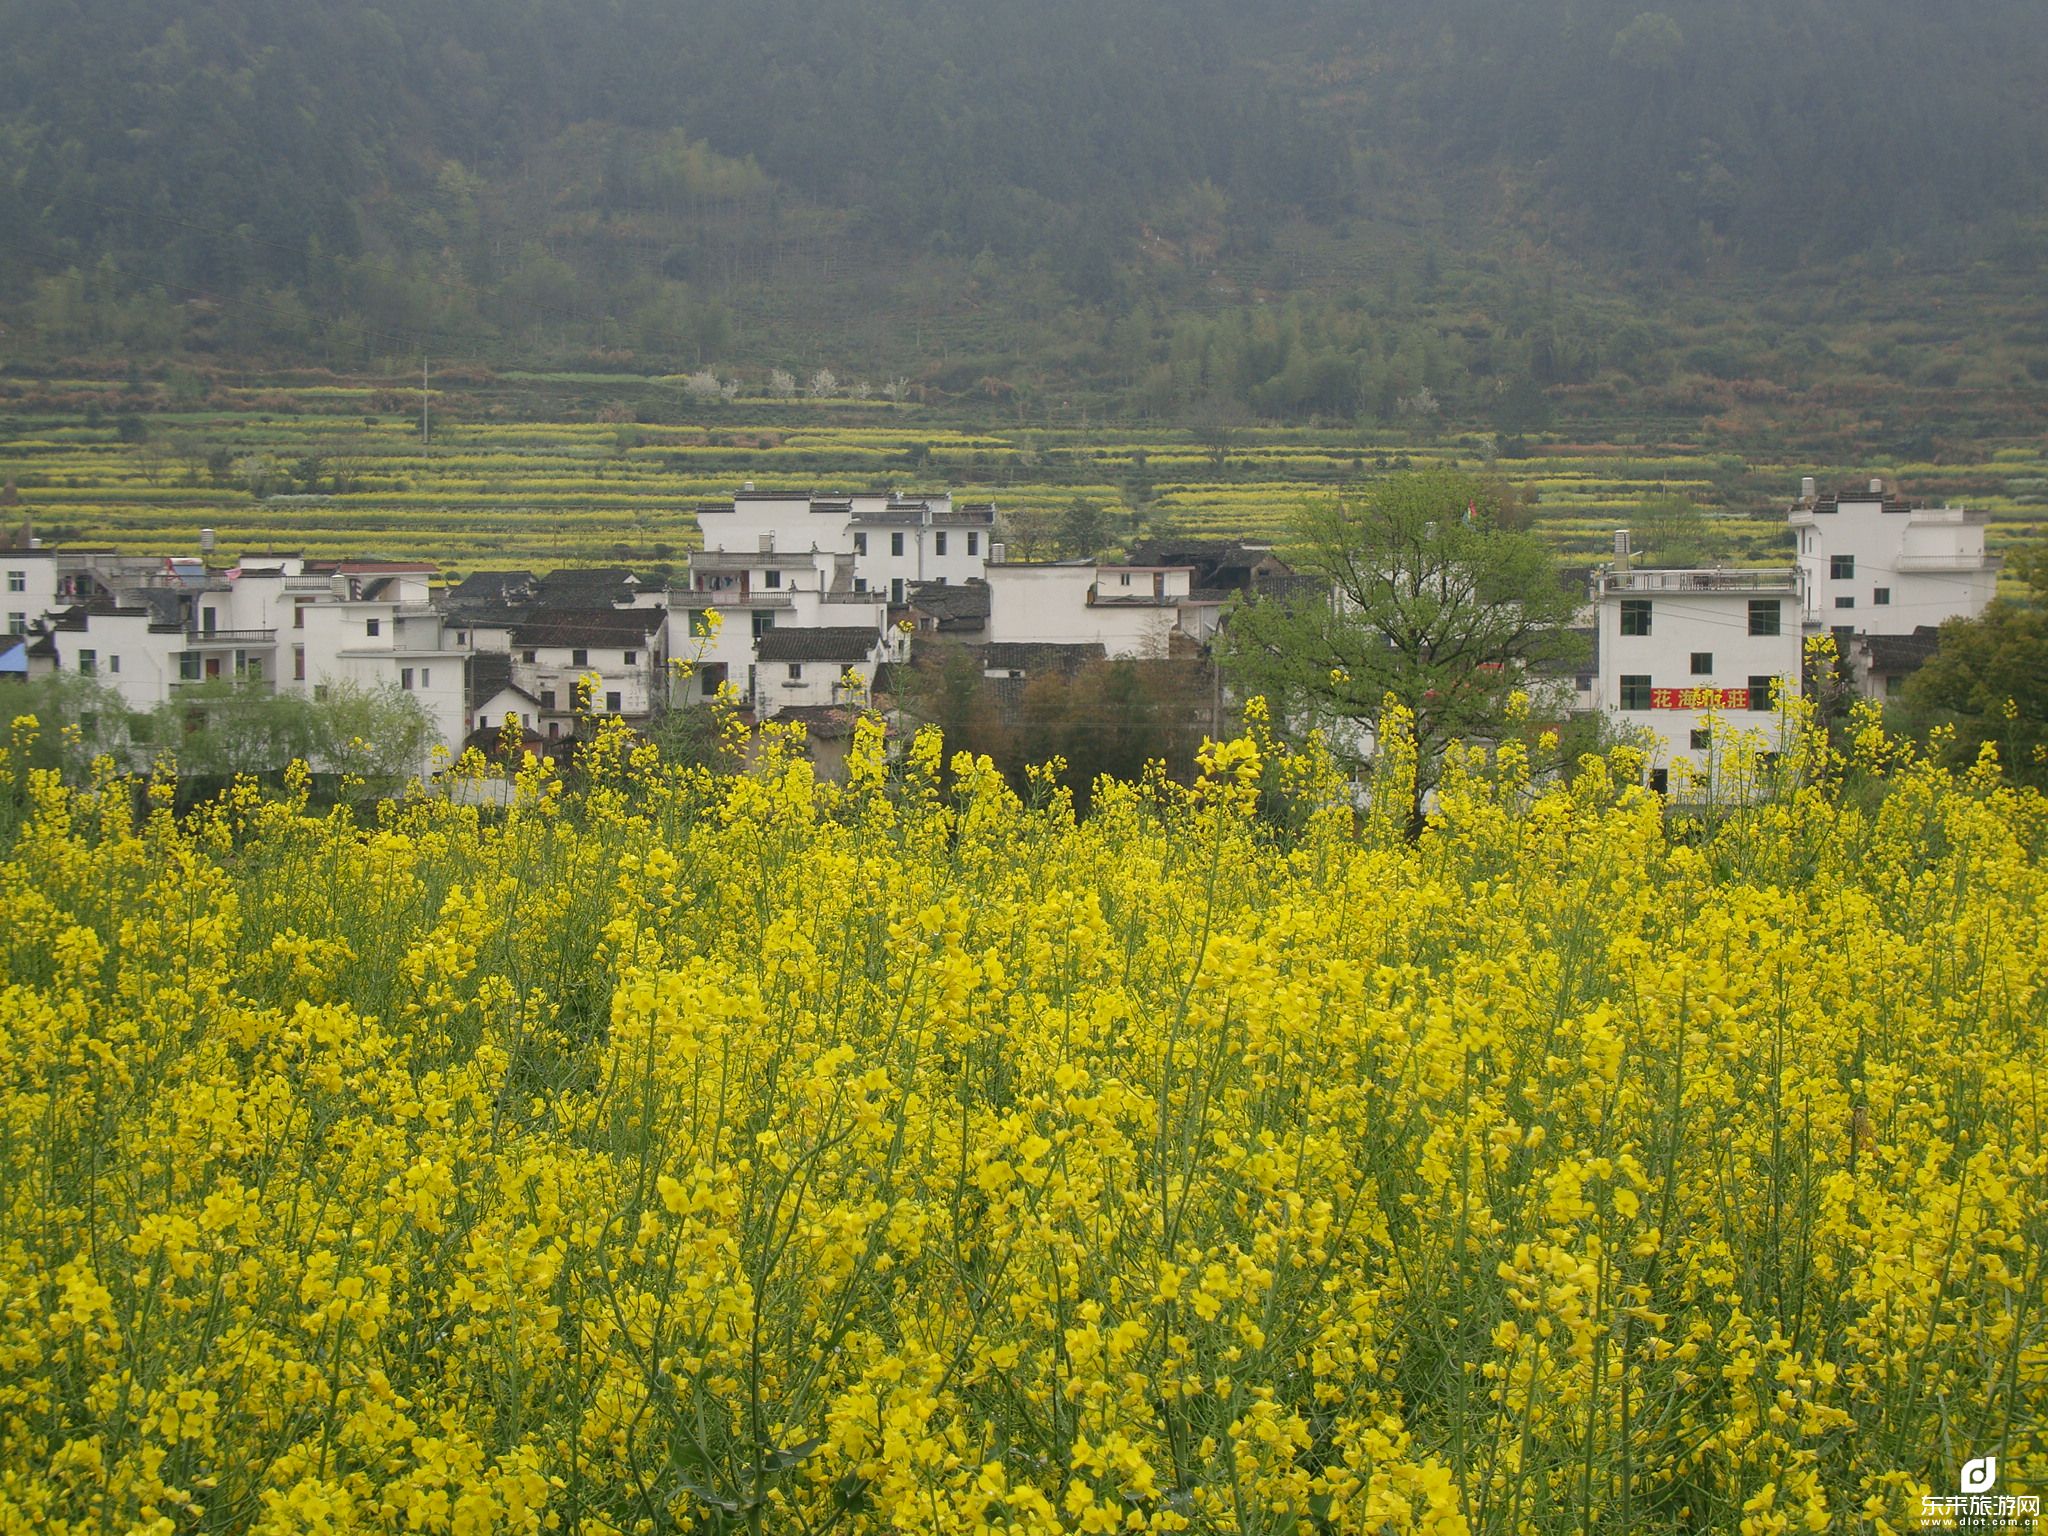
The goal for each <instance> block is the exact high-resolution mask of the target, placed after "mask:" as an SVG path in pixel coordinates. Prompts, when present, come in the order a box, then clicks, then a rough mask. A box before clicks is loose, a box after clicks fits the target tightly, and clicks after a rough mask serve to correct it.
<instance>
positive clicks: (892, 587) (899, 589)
mask: <svg viewBox="0 0 2048 1536" xmlns="http://www.w3.org/2000/svg"><path fill="white" fill-rule="evenodd" d="M889 601H890V602H892V603H897V604H901V603H902V601H903V578H902V577H901V576H894V577H891V578H890V580H889Z"/></svg>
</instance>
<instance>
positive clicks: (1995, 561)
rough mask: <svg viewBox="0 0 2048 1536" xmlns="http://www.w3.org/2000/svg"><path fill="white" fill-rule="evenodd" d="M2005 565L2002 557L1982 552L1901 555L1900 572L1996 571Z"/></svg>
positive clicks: (1987, 572)
mask: <svg viewBox="0 0 2048 1536" xmlns="http://www.w3.org/2000/svg"><path fill="white" fill-rule="evenodd" d="M2004 563H2005V560H2004V557H2003V556H2000V555H1986V554H1984V553H1983V552H1982V551H1981V550H1979V551H1973V552H1971V553H1969V554H1957V553H1945V554H1939V555H1900V556H1899V558H1898V568H1899V570H1900V571H1902V572H1905V571H1911V572H1919V571H1983V572H1985V573H1986V574H1989V573H1991V572H1994V571H1996V570H1997V569H1998V568H1999V567H2000V566H2001V565H2003V564H2004Z"/></svg>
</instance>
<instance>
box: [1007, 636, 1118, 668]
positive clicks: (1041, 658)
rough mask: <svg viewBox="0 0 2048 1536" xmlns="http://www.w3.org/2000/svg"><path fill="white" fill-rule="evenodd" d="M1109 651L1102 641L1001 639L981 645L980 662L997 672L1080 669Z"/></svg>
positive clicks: (1103, 656) (1101, 658) (1100, 658)
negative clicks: (1069, 642)
mask: <svg viewBox="0 0 2048 1536" xmlns="http://www.w3.org/2000/svg"><path fill="white" fill-rule="evenodd" d="M1108 654H1109V653H1108V652H1107V651H1105V650H1104V649H1103V648H1102V645H1101V643H1100V642H1099V641H1092V640H1091V641H1087V642H1084V643H1081V644H1076V645H1062V644H1056V643H1054V642H1051V641H1042V640H1000V641H996V642H993V643H992V644H989V645H985V646H983V647H982V648H981V664H982V668H983V669H984V670H985V671H994V672H1078V671H1080V670H1081V668H1083V667H1085V666H1087V665H1088V663H1089V662H1091V661H1101V660H1103V659H1104V658H1105V657H1106V656H1107V655H1108Z"/></svg>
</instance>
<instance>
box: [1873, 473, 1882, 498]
mask: <svg viewBox="0 0 2048 1536" xmlns="http://www.w3.org/2000/svg"><path fill="white" fill-rule="evenodd" d="M1870 494H1871V495H1873V496H1882V495H1883V494H1884V481H1882V480H1880V479H1879V478H1878V477H1877V476H1876V475H1872V476H1871V477H1870Z"/></svg>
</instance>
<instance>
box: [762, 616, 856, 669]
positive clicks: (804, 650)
mask: <svg viewBox="0 0 2048 1536" xmlns="http://www.w3.org/2000/svg"><path fill="white" fill-rule="evenodd" d="M881 638H882V637H881V636H880V635H879V634H878V633H877V632H876V631H874V630H872V629H869V628H867V627H865V626H863V625H832V626H828V627H824V628H807V627H806V628H800V627H797V626H795V625H791V626H789V627H787V628H784V627H780V626H778V627H777V628H775V629H770V630H764V631H763V632H762V634H761V638H760V639H759V640H758V641H757V642H756V643H755V656H756V657H757V659H759V660H761V661H866V660H867V659H868V658H869V657H870V656H872V655H874V653H875V647H876V645H877V644H879V643H880V641H881Z"/></svg>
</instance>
